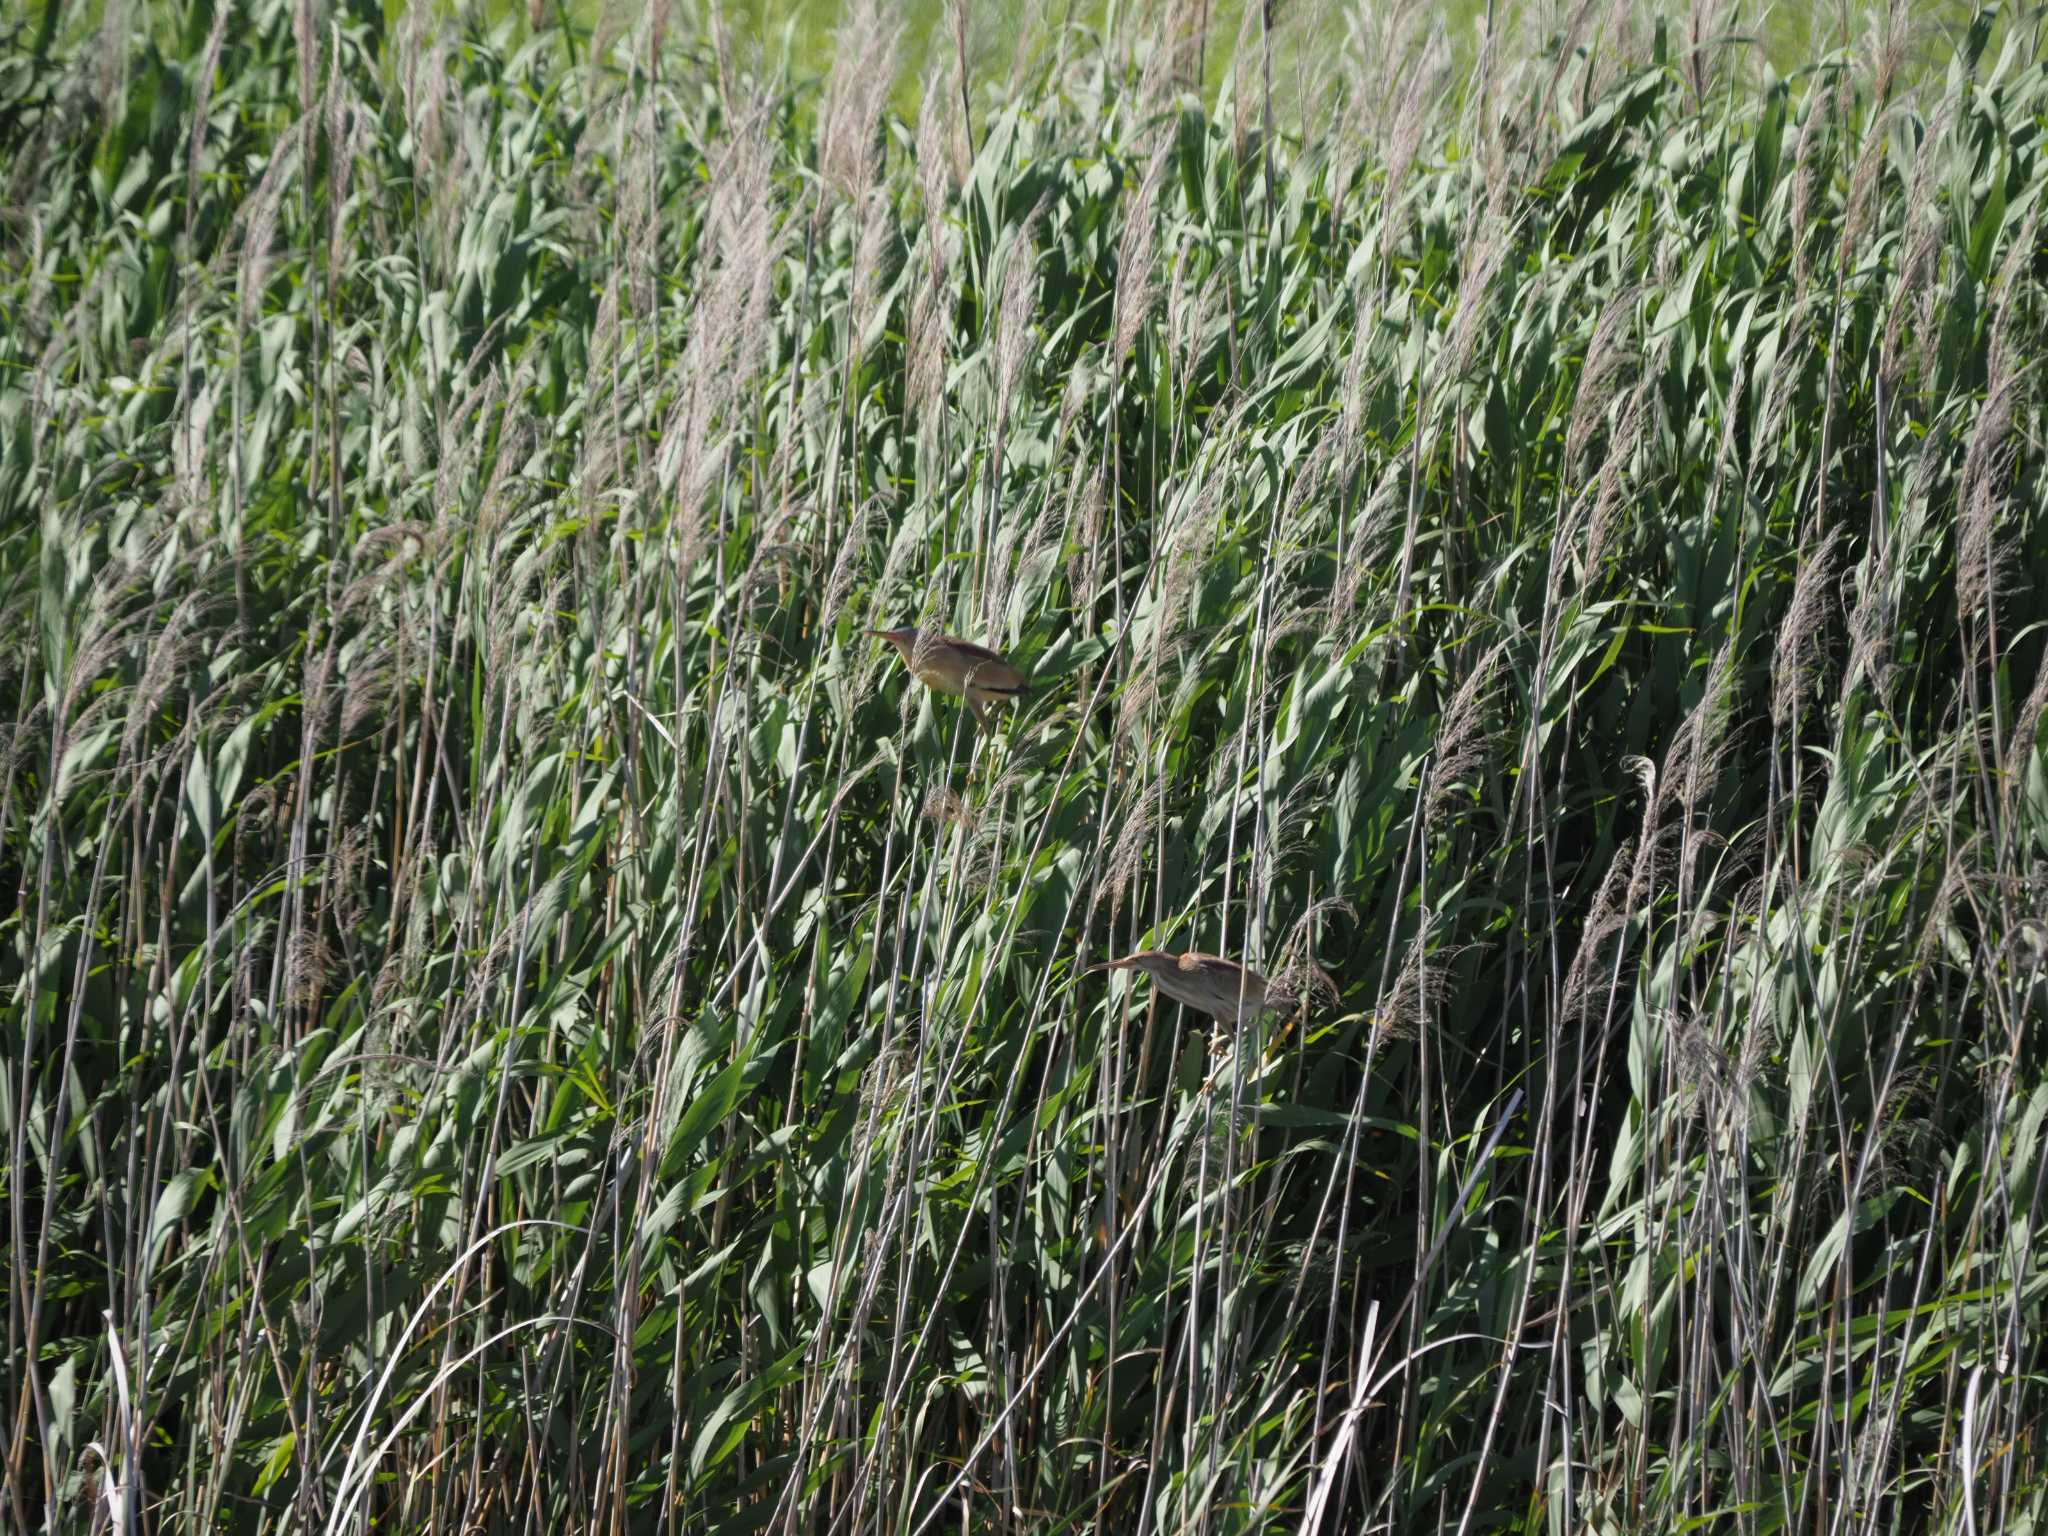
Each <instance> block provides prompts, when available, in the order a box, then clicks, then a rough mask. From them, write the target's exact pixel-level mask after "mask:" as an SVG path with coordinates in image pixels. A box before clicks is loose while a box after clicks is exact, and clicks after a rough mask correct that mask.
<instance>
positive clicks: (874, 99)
mask: <svg viewBox="0 0 2048 1536" xmlns="http://www.w3.org/2000/svg"><path fill="white" fill-rule="evenodd" d="M900 31H901V25H900V23H899V22H897V21H896V20H894V19H893V18H892V19H890V20H888V21H884V20H883V16H882V12H881V11H880V9H879V8H878V7H877V5H876V3H875V0H853V5H852V7H851V9H850V10H849V11H848V13H847V17H846V21H845V24H844V25H843V26H841V27H840V29H839V31H838V32H837V33H836V34H835V36H834V38H833V44H834V46H833V52H832V73H831V77H830V78H829V79H828V80H827V81H826V84H825V104H824V108H823V110H822V112H821V114H820V116H819V129H818V170H819V172H820V174H821V175H822V176H823V177H824V180H825V185H826V187H827V188H828V189H829V190H830V191H831V193H832V194H833V196H834V197H836V198H837V199H838V200H839V201H841V202H842V203H847V204H850V205H852V206H853V207H855V208H859V207H861V206H862V205H864V204H865V203H866V202H867V198H868V194H869V192H871V191H872V190H873V189H874V187H875V183H876V180H877V178H878V177H879V175H880V173H881V145H880V140H881V122H882V107H883V104H884V103H885V102H886V101H887V100H888V96H889V87H890V86H891V85H892V84H893V83H894V81H895V78H896V40H897V37H898V35H899V33H900ZM821 211H822V205H821Z"/></svg>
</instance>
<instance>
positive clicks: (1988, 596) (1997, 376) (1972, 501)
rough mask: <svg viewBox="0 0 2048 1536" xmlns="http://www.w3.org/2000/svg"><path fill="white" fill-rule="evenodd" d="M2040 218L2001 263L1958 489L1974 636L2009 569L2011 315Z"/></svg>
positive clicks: (2014, 371) (1961, 583) (1963, 601)
mask: <svg viewBox="0 0 2048 1536" xmlns="http://www.w3.org/2000/svg"><path fill="white" fill-rule="evenodd" d="M2038 218H2039V216H2038V211H2036V212H2035V213H2030V214H2028V216H2027V220H2026V222H2025V223H2024V224H2023V225H2022V226H2021V227H2020V232H2019V235H2018V237H2017V238H2016V239H2015V240H2014V241H2013V243H2012V246H2011V248H2010V249H2009V250H2008V251H2007V252H2006V256H2005V260H2004V261H2003V262H2001V263H2000V264H1999V270H1998V277H1997V280H1996V282H1995V283H1994V285H1993V287H1994V291H1996V292H1997V293H1998V294H1999V300H1998V308H1997V310H1996V311H1995V312H1994V314H1993V316H1992V321H1991V337H1990V341H1989V344H1988V346H1987V348H1986V351H1987V353H1988V356H1987V358H1986V362H1985V368H1986V377H1985V381H1984V403H1983V405H1981V406H1980V407H1978V410H1977V420H1976V422H1975V424H1974V425H1973V426H1972V428H1971V430H1970V441H1969V445H1968V446H1967V447H1966V448H1965V449H1964V451H1963V469H1962V475H1961V477H1960V480H1959V482H1958V492H1957V501H1958V503H1959V504H1960V511H1961V516H1960V518H1959V519H1958V523H1957V527H1956V613H1957V615H1958V617H1960V618H1961V619H1962V620H1963V621H1964V622H1965V623H1966V624H1968V625H1970V626H1971V627H1972V628H1973V629H1974V628H1975V626H1976V619H1977V615H1978V613H1979V611H1980V610H1982V609H1985V608H1987V607H1989V606H1990V605H1991V604H1993V603H1995V602H1996V601H1997V600H1998V595H1999V594H1998V574H1999V571H2000V570H2001V568H2009V566H2010V563H2011V562H2009V561H2006V560H2003V559H2001V557H2000V551H1999V550H1998V548H1997V537H1996V534H1997V526H1998V514H1999V511H2000V509H2001V507H2002V506H2003V504H2004V502H2003V498H2004V488H2005V486H2006V485H2007V483H2008V482H2010V480H2011V479H2012V472H2013V465H2014V461H2015V459H2016V457H2017V454H2018V448H2017V445H2016V444H2014V442H2013V441H2012V424H2013V415H2014V410H2015V407H2016V405H2017V402H2018V399H2019V394H2020V386H2021V383H2022V380H2023V378H2024V375H2023V373H2022V370H2021V367H2020V364H2019V360H2018V359H2017V358H2016V357H2015V356H2014V352H2015V350H2016V349H2015V348H2014V346H2013V341H2012V333H2013V325H2014V311H2015V309H2016V307H2017V306H2018V304H2019V302H2020V299H2021V293H2020V292H2019V290H2020V288H2022V287H2027V288H2028V289H2029V291H2030V292H2031V285H2028V284H2022V282H2021V275H2022V273H2023V272H2024V271H2025V270H2026V264H2027V263H2028V262H2031V261H2032V260H2033V259H2034V257H2035V255H2036V254H2037V253H2036V251H2035V248H2034V231H2035V229H2036V227H2037V225H2038ZM1979 634H1980V636H1981V631H1979Z"/></svg>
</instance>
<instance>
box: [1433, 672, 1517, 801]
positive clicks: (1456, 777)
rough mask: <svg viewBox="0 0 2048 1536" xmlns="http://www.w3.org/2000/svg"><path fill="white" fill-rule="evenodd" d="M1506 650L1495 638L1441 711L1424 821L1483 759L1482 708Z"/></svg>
mask: <svg viewBox="0 0 2048 1536" xmlns="http://www.w3.org/2000/svg"><path fill="white" fill-rule="evenodd" d="M1507 649H1508V642H1507V641H1505V640H1501V641H1497V642H1495V644H1494V645H1493V646H1492V647H1491V648H1490V649H1489V650H1487V651H1486V652H1485V654H1483V655H1482V656H1481V657H1480V658H1479V660H1478V661H1476V662H1474V663H1473V664H1472V669H1471V670H1470V671H1469V672H1467V673H1466V674H1465V680H1464V681H1463V682H1462V683H1460V684H1459V685H1458V691H1457V692H1456V693H1454V694H1452V695H1451V702H1450V704H1449V706H1448V707H1447V708H1446V709H1445V710H1444V713H1443V719H1442V721H1441V723H1440V724H1439V725H1438V726H1437V731H1436V744H1435V747H1434V749H1433V757H1434V761H1433V762H1432V764H1431V766H1430V771H1429V791H1428V794H1427V797H1426V798H1425V800H1424V802H1423V810H1422V818H1423V820H1424V821H1425V822H1427V823H1430V824H1434V823H1435V822H1436V821H1437V820H1438V819H1439V817H1440V816H1441V814H1442V811H1443V807H1444V803H1445V802H1446V801H1447V800H1448V799H1449V798H1450V797H1451V794H1452V793H1453V792H1454V791H1455V790H1456V789H1458V788H1459V786H1460V785H1462V784H1463V783H1464V782H1465V778H1466V776H1467V775H1468V774H1470V773H1471V772H1472V771H1473V770H1474V769H1475V768H1477V767H1479V766H1480V765H1481V764H1482V763H1484V762H1485V761H1486V748H1487V740H1486V709H1487V704H1488V701H1489V699H1490V697H1491V694H1492V690H1493V685H1494V681H1495V679H1496V678H1498V677H1499V676H1500V673H1501V658H1502V657H1504V656H1505V655H1506V654H1507Z"/></svg>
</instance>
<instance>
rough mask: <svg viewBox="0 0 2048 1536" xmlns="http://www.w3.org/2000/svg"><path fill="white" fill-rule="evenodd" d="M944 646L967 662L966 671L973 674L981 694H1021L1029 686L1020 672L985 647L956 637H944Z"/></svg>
mask: <svg viewBox="0 0 2048 1536" xmlns="http://www.w3.org/2000/svg"><path fill="white" fill-rule="evenodd" d="M946 644H948V645H950V646H952V647H953V649H954V650H956V651H958V652H959V653H960V654H961V656H962V657H964V658H965V659H966V660H967V662H968V663H969V665H968V668H967V670H969V671H971V672H972V673H973V674H974V686H975V687H976V688H978V689H980V690H981V691H982V692H983V693H1022V692H1024V691H1025V689H1026V688H1027V687H1028V686H1029V684H1028V683H1027V682H1026V680H1025V677H1024V674H1023V673H1022V672H1019V671H1018V670H1017V669H1016V668H1015V667H1013V666H1011V665H1010V664H1009V663H1008V662H1007V661H1005V660H1003V658H1002V657H1001V656H999V655H997V654H996V653H995V652H994V651H992V650H990V649H989V648H988V647H987V646H985V645H976V644H975V643H974V642H973V641H971V640H962V639H960V638H959V637H958V636H956V635H948V636H946Z"/></svg>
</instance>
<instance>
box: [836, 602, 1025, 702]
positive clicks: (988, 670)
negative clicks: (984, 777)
mask: <svg viewBox="0 0 2048 1536" xmlns="http://www.w3.org/2000/svg"><path fill="white" fill-rule="evenodd" d="M868 633H869V634H871V635H874V636H875V637H876V638H878V639H882V640H886V641H888V642H889V643H890V644H891V645H893V646H895V647H896V654H897V655H899V656H901V657H902V658H903V664H904V665H905V666H906V667H908V668H910V675H911V676H912V677H915V678H916V679H917V680H918V681H919V682H920V683H923V684H924V685H925V687H927V688H929V689H931V690H932V691H933V692H934V693H945V694H950V695H952V696H953V697H954V698H956V699H958V698H965V699H966V700H967V707H968V708H969V709H971V710H973V711H974V718H975V720H976V721H977V722H979V723H981V724H983V725H986V724H987V723H988V706H989V705H991V704H1000V703H1003V702H1004V701H1006V700H1012V699H1021V698H1022V697H1023V696H1024V695H1025V694H1026V693H1027V692H1029V691H1030V688H1031V684H1030V681H1029V679H1027V678H1026V677H1025V676H1024V674H1023V673H1022V672H1019V671H1018V670H1017V669H1016V668H1015V667H1013V666H1011V665H1010V664H1009V663H1008V662H1007V661H1005V660H1003V658H1002V657H1001V656H999V655H997V654H996V653H995V652H994V651H992V650H989V649H988V648H987V647H986V646H981V645H976V644H975V643H974V642H973V641H971V640H962V639H961V638H960V637H959V636H958V635H934V634H926V635H923V636H922V637H920V635H919V633H918V628H917V626H916V625H915V624H905V625H903V626H902V627H901V628H899V629H871V630H869V631H868Z"/></svg>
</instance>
